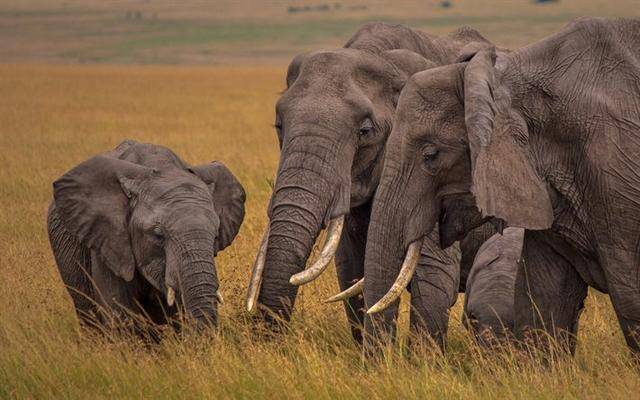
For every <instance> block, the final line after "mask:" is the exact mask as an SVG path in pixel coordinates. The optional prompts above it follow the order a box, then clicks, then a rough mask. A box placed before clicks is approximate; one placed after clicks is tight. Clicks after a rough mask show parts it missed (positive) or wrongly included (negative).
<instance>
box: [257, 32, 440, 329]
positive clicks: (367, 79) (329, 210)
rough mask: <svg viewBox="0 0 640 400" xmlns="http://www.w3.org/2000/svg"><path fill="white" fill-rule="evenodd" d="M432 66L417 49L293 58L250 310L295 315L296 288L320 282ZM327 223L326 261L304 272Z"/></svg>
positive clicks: (279, 107) (279, 114) (280, 108)
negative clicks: (403, 111)
mask: <svg viewBox="0 0 640 400" xmlns="http://www.w3.org/2000/svg"><path fill="white" fill-rule="evenodd" d="M384 26H385V27H386V25H384ZM385 29H388V27H386V28H385ZM394 29H397V28H394ZM403 29H405V30H406V31H410V30H409V29H408V28H403ZM394 34H397V32H396V33H394ZM414 35H415V33H414ZM433 65H434V63H433V62H431V61H429V60H427V59H426V58H425V57H424V56H422V55H420V54H418V53H417V52H415V51H412V50H408V49H392V50H383V51H377V52H375V51H369V50H363V49H358V48H355V47H347V48H343V49H336V50H330V51H316V52H312V53H308V54H303V55H299V56H297V57H296V58H295V59H294V60H293V61H292V62H291V64H290V65H289V68H288V72H287V78H286V83H287V89H286V90H285V91H284V93H283V94H282V96H281V97H280V99H279V100H278V102H277V104H276V121H275V127H276V132H277V135H278V140H279V143H280V150H281V156H280V163H279V167H278V172H277V179H276V183H275V187H274V191H273V195H272V198H271V201H270V204H269V208H268V217H269V226H268V229H267V232H266V233H265V236H264V238H263V241H262V245H261V248H260V251H259V254H258V257H257V260H256V264H255V265H254V271H253V275H252V279H251V283H250V287H249V296H248V302H247V306H248V309H249V310H250V311H251V310H253V309H256V307H257V303H258V301H259V303H261V304H262V306H264V307H265V309H266V310H267V311H269V313H267V315H271V313H274V314H275V315H278V316H279V317H281V318H284V319H285V320H286V319H288V318H289V316H290V311H291V309H292V307H293V304H294V301H295V297H296V294H297V290H298V287H297V285H299V284H302V283H306V282H309V281H311V280H312V279H314V278H316V277H317V276H318V275H319V274H320V273H321V272H322V271H323V270H324V269H325V267H326V266H327V265H328V264H329V262H330V260H331V258H332V257H333V255H334V253H335V251H336V249H337V246H338V241H339V240H340V236H341V230H342V227H343V224H344V216H345V214H347V213H348V212H349V210H350V209H352V208H354V207H358V206H361V205H364V204H366V203H367V202H369V201H370V200H371V198H372V196H373V193H374V191H375V189H376V187H377V185H378V181H379V177H380V172H381V169H382V157H383V148H384V145H385V142H386V140H387V137H388V135H389V133H390V131H391V126H392V124H393V112H394V109H395V106H396V102H397V98H398V95H399V93H400V90H401V89H402V87H403V86H404V84H405V82H406V80H407V79H408V78H409V77H410V76H411V74H413V73H414V72H417V71H420V70H423V69H426V68H429V67H432V66H433ZM327 226H328V231H329V233H328V238H327V241H326V244H325V247H324V249H323V250H322V252H321V253H320V257H319V260H317V261H316V262H315V263H314V264H313V265H312V266H311V267H309V268H308V269H307V270H305V271H304V272H302V273H301V271H302V270H303V269H304V267H305V264H306V262H307V259H308V257H309V254H310V251H311V249H312V247H313V245H314V243H315V241H316V239H317V237H318V235H319V233H320V231H321V229H323V228H324V227H327Z"/></svg>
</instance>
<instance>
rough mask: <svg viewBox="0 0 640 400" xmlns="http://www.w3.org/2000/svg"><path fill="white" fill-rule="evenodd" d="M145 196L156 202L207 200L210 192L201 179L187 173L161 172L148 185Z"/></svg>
mask: <svg viewBox="0 0 640 400" xmlns="http://www.w3.org/2000/svg"><path fill="white" fill-rule="evenodd" d="M147 189H148V190H147V196H148V198H149V199H155V200H158V201H171V202H175V201H189V200H197V199H201V200H208V199H210V198H211V195H210V192H209V190H208V188H207V186H206V185H205V183H204V182H202V180H201V179H199V178H198V177H196V176H195V175H193V174H191V173H189V172H187V171H174V170H161V171H160V172H159V174H158V175H157V176H156V177H154V178H152V179H151V180H150V182H149V184H148V188H147Z"/></svg>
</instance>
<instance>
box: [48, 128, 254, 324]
mask: <svg viewBox="0 0 640 400" xmlns="http://www.w3.org/2000/svg"><path fill="white" fill-rule="evenodd" d="M53 197H54V200H53V201H52V203H51V206H50V207H49V213H48V231H49V239H50V242H51V247H52V249H53V254H54V256H55V260H56V263H57V265H58V269H59V271H60V275H61V277H62V280H63V282H64V284H65V285H66V286H67V288H68V290H69V294H70V295H71V298H72V299H73V302H74V305H75V308H76V311H77V314H78V316H79V318H80V320H81V322H83V324H85V325H89V326H97V327H100V328H101V329H102V328H105V327H107V328H111V327H116V326H125V327H126V326H129V327H130V326H132V325H133V326H134V327H135V326H136V325H137V324H136V323H135V322H134V321H135V320H137V318H131V317H133V316H136V315H140V316H146V317H148V318H149V319H150V320H151V322H153V323H155V324H164V323H167V322H168V321H169V320H170V319H172V318H171V317H173V316H175V315H176V313H177V311H178V308H183V309H184V310H186V316H187V319H193V320H195V321H196V323H195V326H197V327H204V326H208V325H215V324H216V323H217V307H218V302H219V295H218V294H217V293H218V288H219V286H220V282H219V280H218V277H217V272H216V266H215V260H214V257H215V255H216V253H217V252H218V251H220V250H222V249H224V248H225V247H227V246H229V244H230V243H231V241H232V240H233V238H234V237H235V236H236V234H237V233H238V230H239V228H240V224H241V223H242V220H243V218H244V201H245V193H244V190H243V188H242V186H241V185H240V183H239V182H238V181H237V180H236V178H235V177H234V176H233V174H232V173H231V172H230V171H229V170H228V169H227V168H226V167H225V166H224V165H223V164H221V163H219V162H212V163H209V164H203V165H199V166H194V167H191V166H189V165H188V164H187V163H185V162H184V161H183V160H181V159H180V158H179V157H178V156H177V155H176V154H175V153H173V152H172V151H171V150H169V149H168V148H166V147H162V146H158V145H154V144H142V143H137V142H134V141H131V140H128V141H125V142H123V143H121V144H120V145H119V146H118V147H116V148H115V149H114V150H112V151H109V152H106V153H103V154H100V155H97V156H95V157H92V158H90V159H88V160H87V161H85V162H83V163H81V164H79V165H78V166H76V167H75V168H73V169H71V170H70V171H69V172H67V173H66V174H64V175H63V176H62V177H61V178H59V179H58V180H56V181H55V182H54V184H53ZM165 299H166V301H165ZM127 322H128V323H129V324H128V325H127V324H125V323H127ZM132 322H133V324H131V323H132Z"/></svg>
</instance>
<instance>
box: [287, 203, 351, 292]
mask: <svg viewBox="0 0 640 400" xmlns="http://www.w3.org/2000/svg"><path fill="white" fill-rule="evenodd" d="M343 226H344V215H343V216H341V217H338V218H334V219H332V220H331V222H329V228H328V229H327V230H328V233H327V241H326V243H325V244H324V247H323V248H322V251H321V252H320V257H318V259H317V260H316V262H314V263H313V265H312V266H310V267H309V268H307V269H305V270H304V271H302V272H298V273H297V274H295V275H293V276H292V277H291V278H290V279H289V283H291V284H292V285H296V286H300V285H304V284H305V283H309V282H311V281H312V280H314V279H316V278H317V277H319V276H320V274H322V272H324V270H325V269H326V268H327V266H328V265H329V263H330V262H331V260H332V259H333V256H334V255H335V254H336V250H337V249H338V243H340V236H342V227H343Z"/></svg>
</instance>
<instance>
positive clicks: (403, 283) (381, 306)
mask: <svg viewBox="0 0 640 400" xmlns="http://www.w3.org/2000/svg"><path fill="white" fill-rule="evenodd" d="M421 248H422V241H421V240H416V241H415V242H413V243H411V244H410V245H409V248H408V249H407V254H406V255H405V257H404V261H403V263H402V267H401V268H400V273H399V274H398V277H397V278H396V281H395V282H394V283H393V286H391V289H389V291H388V292H387V294H385V295H384V297H382V298H381V299H380V300H378V302H377V303H376V304H374V305H373V306H372V307H371V308H370V309H368V310H367V314H369V315H371V314H375V313H379V312H380V311H383V310H385V309H386V308H387V307H389V306H390V305H391V303H393V302H394V301H396V300H397V299H398V298H399V297H400V296H401V295H402V291H403V290H404V289H405V288H406V287H407V285H408V284H409V282H411V278H412V277H413V273H414V272H416V266H417V265H418V259H419V258H420V249H421Z"/></svg>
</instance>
